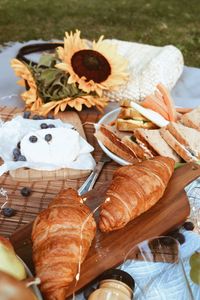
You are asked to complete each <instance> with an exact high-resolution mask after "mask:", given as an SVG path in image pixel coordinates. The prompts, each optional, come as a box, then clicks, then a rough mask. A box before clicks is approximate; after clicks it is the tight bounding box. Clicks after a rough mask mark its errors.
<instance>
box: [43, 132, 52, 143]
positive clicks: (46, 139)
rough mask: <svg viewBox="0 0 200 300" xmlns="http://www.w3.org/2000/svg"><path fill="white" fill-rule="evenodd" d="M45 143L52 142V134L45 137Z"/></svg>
mask: <svg viewBox="0 0 200 300" xmlns="http://www.w3.org/2000/svg"><path fill="white" fill-rule="evenodd" d="M44 139H45V141H47V142H50V141H51V140H52V135H51V134H50V133H48V134H46V135H45V137H44Z"/></svg>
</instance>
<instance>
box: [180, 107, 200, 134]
mask: <svg viewBox="0 0 200 300" xmlns="http://www.w3.org/2000/svg"><path fill="white" fill-rule="evenodd" d="M180 122H181V123H182V124H183V125H185V126H188V127H191V128H194V129H197V130H199V131H200V106H199V107H197V108H195V109H193V110H192V111H191V112H188V113H186V114H184V115H183V116H182V117H181V119H180Z"/></svg>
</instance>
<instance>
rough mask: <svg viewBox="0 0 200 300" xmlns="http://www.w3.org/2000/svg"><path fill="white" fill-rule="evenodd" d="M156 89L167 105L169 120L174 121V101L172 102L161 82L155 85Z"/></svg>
mask: <svg viewBox="0 0 200 300" xmlns="http://www.w3.org/2000/svg"><path fill="white" fill-rule="evenodd" d="M157 89H158V90H159V91H160V92H161V94H162V96H163V100H164V102H165V104H166V106H167V107H168V113H169V119H170V121H176V110H175V107H174V102H173V100H172V98H171V97H170V94H169V92H168V90H167V89H166V87H165V86H164V85H163V84H162V83H159V84H158V85H157Z"/></svg>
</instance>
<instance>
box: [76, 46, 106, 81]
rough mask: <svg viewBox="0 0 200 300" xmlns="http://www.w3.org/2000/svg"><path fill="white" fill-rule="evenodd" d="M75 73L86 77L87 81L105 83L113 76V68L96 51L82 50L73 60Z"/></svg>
mask: <svg viewBox="0 0 200 300" xmlns="http://www.w3.org/2000/svg"><path fill="white" fill-rule="evenodd" d="M71 64H72V68H73V70H74V72H75V73H76V74H77V75H78V76H79V77H82V76H84V77H85V78H86V80H87V81H89V80H93V81H94V82H96V83H100V82H103V81H105V80H106V79H107V78H108V76H109V75H110V74H111V67H110V64H109V63H108V61H107V59H106V58H105V57H104V56H103V55H102V54H101V53H99V52H97V51H94V50H80V51H78V52H76V53H75V54H74V55H73V56H72V59H71Z"/></svg>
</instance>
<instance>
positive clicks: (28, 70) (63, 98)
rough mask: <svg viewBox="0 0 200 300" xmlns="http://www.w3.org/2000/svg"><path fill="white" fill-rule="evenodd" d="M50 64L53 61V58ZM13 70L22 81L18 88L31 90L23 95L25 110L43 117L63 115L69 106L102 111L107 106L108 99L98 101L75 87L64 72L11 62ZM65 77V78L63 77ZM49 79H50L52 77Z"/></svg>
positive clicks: (94, 96) (94, 94) (77, 108)
mask: <svg viewBox="0 0 200 300" xmlns="http://www.w3.org/2000/svg"><path fill="white" fill-rule="evenodd" d="M50 60H52V62H53V60H54V58H53V57H50ZM11 66H12V68H13V69H14V71H15V74H16V75H17V76H19V77H21V78H22V79H21V80H20V81H18V84H20V85H22V86H25V87H26V88H28V90H27V91H25V92H23V93H22V94H21V97H22V99H23V100H24V102H25V103H26V108H28V109H30V110H31V111H34V112H37V113H38V114H41V115H46V114H48V113H49V112H50V111H51V110H54V114H57V113H58V112H59V110H60V111H64V110H65V109H66V108H67V106H69V107H71V108H75V109H76V110H78V111H81V110H82V106H83V105H85V106H87V107H88V108H90V107H92V106H96V107H97V108H98V109H99V110H100V111H102V110H103V108H104V107H105V106H106V105H107V98H106V97H99V96H98V95H97V94H96V93H90V94H88V93H86V92H83V91H82V90H80V89H79V88H78V87H76V84H68V83H67V81H68V76H67V74H66V73H65V72H63V71H60V70H58V69H57V68H55V67H54V65H52V68H44V65H42V67H41V66H40V64H39V66H35V67H31V66H28V65H26V64H25V63H23V62H21V61H19V60H17V59H12V60H11ZM63 73H64V74H63ZM49 75H50V76H49Z"/></svg>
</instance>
